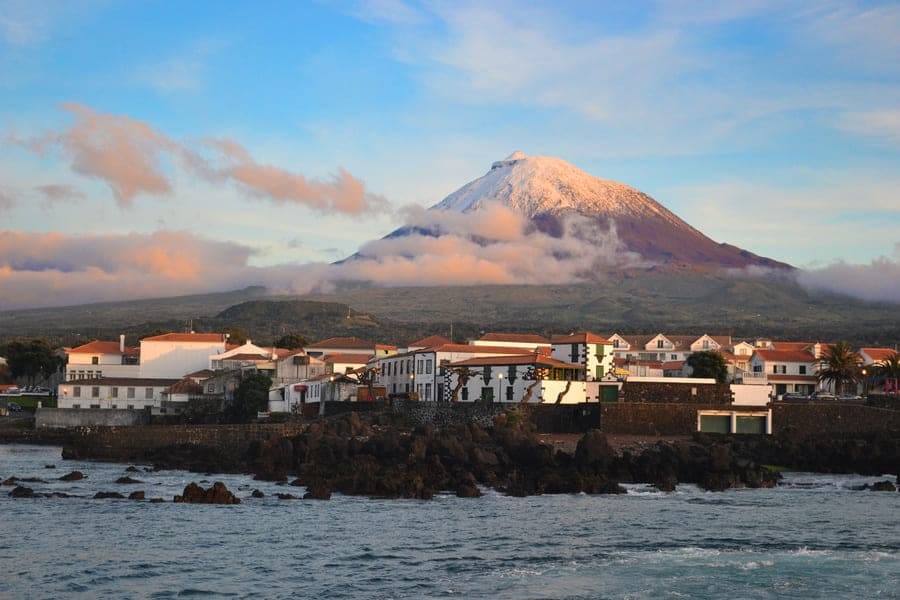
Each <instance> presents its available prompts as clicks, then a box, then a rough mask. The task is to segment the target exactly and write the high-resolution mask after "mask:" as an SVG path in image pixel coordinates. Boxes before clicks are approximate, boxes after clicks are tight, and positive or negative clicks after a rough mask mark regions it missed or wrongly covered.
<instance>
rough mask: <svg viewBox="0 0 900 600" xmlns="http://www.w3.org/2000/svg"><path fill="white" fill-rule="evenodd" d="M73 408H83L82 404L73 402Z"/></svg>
mask: <svg viewBox="0 0 900 600" xmlns="http://www.w3.org/2000/svg"><path fill="white" fill-rule="evenodd" d="M72 408H81V405H80V404H73V405H72Z"/></svg>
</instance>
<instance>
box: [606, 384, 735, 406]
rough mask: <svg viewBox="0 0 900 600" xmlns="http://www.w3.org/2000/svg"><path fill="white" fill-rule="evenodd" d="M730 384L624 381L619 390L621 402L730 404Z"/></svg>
mask: <svg viewBox="0 0 900 600" xmlns="http://www.w3.org/2000/svg"><path fill="white" fill-rule="evenodd" d="M731 397H732V394H731V386H729V385H728V384H727V383H691V384H687V383H663V382H645V381H626V382H625V383H623V384H622V389H621V390H620V391H619V399H620V401H621V402H643V403H647V402H658V403H663V404H671V403H685V404H718V405H722V404H730V403H731Z"/></svg>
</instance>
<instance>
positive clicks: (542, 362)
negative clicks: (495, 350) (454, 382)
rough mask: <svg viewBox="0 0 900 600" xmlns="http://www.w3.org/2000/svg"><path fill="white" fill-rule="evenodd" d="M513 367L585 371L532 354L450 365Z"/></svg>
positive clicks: (472, 360)
mask: <svg viewBox="0 0 900 600" xmlns="http://www.w3.org/2000/svg"><path fill="white" fill-rule="evenodd" d="M512 365H535V366H540V367H549V368H554V369H578V370H583V369H584V367H582V366H581V365H573V364H571V363H567V362H563V361H561V360H556V359H555V358H550V357H549V356H546V355H543V354H537V353H534V352H531V353H529V354H519V355H516V356H479V357H476V358H467V359H466V360H460V361H457V362H454V363H450V364H449V365H447V366H449V367H490V366H500V367H506V366H512Z"/></svg>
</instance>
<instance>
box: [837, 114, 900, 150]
mask: <svg viewBox="0 0 900 600" xmlns="http://www.w3.org/2000/svg"><path fill="white" fill-rule="evenodd" d="M840 125H841V126H842V127H843V128H844V129H846V130H847V131H850V132H852V133H857V134H862V135H867V136H872V137H877V138H883V139H885V140H887V141H889V142H892V143H894V144H900V109H893V110H876V111H869V112H858V113H849V114H847V115H845V116H844V118H843V120H842V121H841V123H840Z"/></svg>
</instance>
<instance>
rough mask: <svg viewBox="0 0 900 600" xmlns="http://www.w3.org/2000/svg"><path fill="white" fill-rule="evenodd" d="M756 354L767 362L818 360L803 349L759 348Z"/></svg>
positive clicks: (810, 361) (809, 361) (808, 361)
mask: <svg viewBox="0 0 900 600" xmlns="http://www.w3.org/2000/svg"><path fill="white" fill-rule="evenodd" d="M756 354H758V355H759V357H760V358H761V359H763V360H764V361H766V362H801V363H812V362H816V357H815V356H813V355H812V353H810V352H804V351H801V350H763V349H762V348H758V349H757V350H756Z"/></svg>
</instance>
